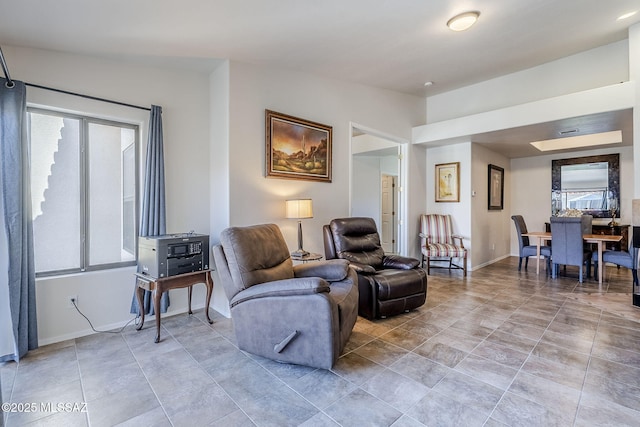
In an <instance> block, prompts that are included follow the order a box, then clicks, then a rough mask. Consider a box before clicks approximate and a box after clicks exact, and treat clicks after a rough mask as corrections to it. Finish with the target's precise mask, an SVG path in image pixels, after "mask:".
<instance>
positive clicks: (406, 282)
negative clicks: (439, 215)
mask: <svg viewBox="0 0 640 427" xmlns="http://www.w3.org/2000/svg"><path fill="white" fill-rule="evenodd" d="M323 236H324V253H325V258H326V259H328V260H329V259H334V258H340V259H346V260H348V261H349V262H350V266H351V268H353V269H354V270H356V272H357V273H358V291H359V294H360V295H359V301H358V314H359V315H360V316H362V317H365V318H367V319H376V318H381V317H387V316H393V315H396V314H400V313H404V312H407V311H410V310H413V309H415V308H418V307H420V306H421V305H423V304H424V303H425V301H426V300H427V274H426V272H425V271H424V269H422V268H420V267H419V266H420V261H419V260H417V259H415V258H408V257H403V256H400V255H391V254H390V255H385V253H384V250H383V249H382V245H381V244H380V236H379V235H378V230H377V228H376V223H375V221H374V220H373V219H372V218H338V219H334V220H332V221H331V222H330V223H329V225H325V226H324V227H323Z"/></svg>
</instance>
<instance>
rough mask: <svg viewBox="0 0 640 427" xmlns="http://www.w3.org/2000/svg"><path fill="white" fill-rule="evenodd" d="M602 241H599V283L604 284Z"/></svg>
mask: <svg viewBox="0 0 640 427" xmlns="http://www.w3.org/2000/svg"><path fill="white" fill-rule="evenodd" d="M602 244H603V242H602V241H600V240H599V241H598V267H599V268H598V284H600V285H602V276H603V272H604V263H603V262H602Z"/></svg>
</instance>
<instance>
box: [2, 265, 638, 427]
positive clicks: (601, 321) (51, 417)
mask: <svg viewBox="0 0 640 427" xmlns="http://www.w3.org/2000/svg"><path fill="white" fill-rule="evenodd" d="M516 266H517V259H515V258H510V259H506V260H503V261H500V262H498V263H496V264H493V265H491V266H489V267H485V268H483V269H480V270H477V271H475V272H473V273H470V274H469V276H468V277H467V278H466V279H464V278H462V276H461V274H460V273H459V272H454V273H452V274H451V275H450V274H449V273H448V272H447V271H446V270H435V271H434V270H432V272H433V274H432V275H431V276H429V283H428V288H429V290H428V301H427V304H426V305H425V306H424V307H422V308H421V309H419V310H417V311H414V312H411V313H408V314H406V315H401V316H396V317H393V318H389V319H385V320H380V321H376V322H369V321H366V320H364V319H359V320H358V322H357V324H356V327H355V330H354V333H353V335H352V337H351V340H350V342H349V343H348V347H347V349H346V351H345V353H344V354H343V356H342V357H341V358H340V360H339V361H338V363H337V364H336V366H335V367H334V369H333V370H331V371H326V370H315V369H310V368H306V367H301V366H292V365H285V364H279V363H274V362H271V361H269V360H265V359H262V358H257V357H254V356H251V355H249V354H246V353H243V352H241V351H239V350H238V349H237V348H236V347H235V345H234V341H235V340H234V337H233V326H232V322H231V321H230V320H227V319H225V318H223V317H221V316H216V317H215V318H214V320H215V322H214V324H213V325H211V326H210V325H209V324H207V323H206V322H205V321H204V320H203V317H204V316H203V312H200V313H197V314H196V315H195V316H192V317H189V316H188V315H177V316H173V317H170V318H166V319H164V320H163V323H162V326H163V330H162V337H163V340H162V342H161V343H159V344H154V343H153V336H154V330H155V328H154V327H153V322H151V323H150V324H149V326H148V327H147V326H145V329H144V330H143V331H141V332H136V331H135V330H134V328H133V326H129V327H128V328H127V329H126V330H125V331H124V332H122V333H121V334H98V335H92V336H89V337H85V338H80V339H76V340H71V341H67V342H63V343H59V344H54V345H50V346H46V347H43V348H40V349H38V350H37V351H33V352H32V353H30V354H29V355H28V356H27V357H26V358H24V359H23V360H22V361H21V363H20V364H19V366H18V365H16V364H15V363H10V364H6V365H4V366H3V367H2V368H0V369H1V372H2V394H3V396H4V398H5V400H11V401H13V402H21V403H28V402H38V403H40V402H53V403H58V402H69V403H75V402H78V403H81V402H86V403H87V406H86V408H87V409H88V411H87V412H70V413H65V412H60V413H55V414H52V413H43V412H35V413H33V412H32V413H10V414H8V417H7V419H6V425H8V426H20V425H64V426H72V425H78V426H82V425H91V426H111V425H131V426H144V425H146V426H164V425H175V426H182V425H188V426H205V425H211V426H253V425H257V426H286V425H304V426H336V425H343V426H391V425H393V426H394V427H407V426H422V425H428V426H444V425H450V426H476V425H477V426H483V425H484V426H503V425H508V426H554V425H557V426H603V425H615V426H623V425H629V426H631V425H635V426H638V425H640V327H639V326H640V324H639V323H637V322H638V321H640V309H636V308H633V307H630V305H631V296H630V295H629V293H630V292H631V275H630V272H629V271H628V270H625V269H620V270H618V269H616V268H615V267H609V268H608V269H607V279H606V282H607V283H605V285H604V286H603V288H599V287H598V284H597V282H596V281H594V280H593V279H591V280H589V281H588V282H587V283H585V284H584V285H581V286H578V282H577V270H576V271H572V270H571V269H569V270H568V274H569V277H560V278H558V279H553V280H552V279H550V278H547V277H546V276H545V274H544V271H542V272H541V275H540V276H536V274H535V264H534V266H533V268H532V266H531V265H530V266H529V272H528V273H527V272H524V270H523V271H522V272H521V273H518V272H517V269H516ZM624 294H627V295H624ZM636 310H637V311H636ZM80 409H82V408H80ZM30 423H31V424H30Z"/></svg>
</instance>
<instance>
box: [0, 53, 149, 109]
mask: <svg viewBox="0 0 640 427" xmlns="http://www.w3.org/2000/svg"><path fill="white" fill-rule="evenodd" d="M0 65H1V66H2V71H3V72H4V76H5V78H6V79H7V83H5V85H6V86H7V87H8V88H12V87H13V85H14V83H13V80H12V79H11V76H10V75H9V67H7V63H6V62H5V60H4V54H3V53H2V47H0ZM25 85H26V86H31V87H35V88H38V89H44V90H50V91H53V92H59V93H64V94H66V95H73V96H79V97H81V98H87V99H93V100H94V101H102V102H108V103H110V104H116V105H122V106H125V107H130V108H137V109H139V110H147V111H151V108H149V107H141V106H139V105H133V104H127V103H126V102H120V101H113V100H111V99H105V98H99V97H97V96H91V95H84V94H82V93H77V92H70V91H68V90H62V89H56V88H52V87H47V86H42V85H37V84H34V83H27V82H25Z"/></svg>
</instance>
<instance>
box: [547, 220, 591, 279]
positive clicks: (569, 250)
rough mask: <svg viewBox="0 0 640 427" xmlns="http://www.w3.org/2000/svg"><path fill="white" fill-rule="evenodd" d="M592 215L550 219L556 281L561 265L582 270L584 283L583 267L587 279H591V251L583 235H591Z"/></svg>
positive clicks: (552, 260) (552, 257) (553, 271)
mask: <svg viewBox="0 0 640 427" xmlns="http://www.w3.org/2000/svg"><path fill="white" fill-rule="evenodd" d="M592 221H593V217H592V216H591V215H582V216H581V217H556V216H553V217H551V218H550V222H551V262H552V263H553V267H552V269H551V272H552V277H553V278H554V279H555V278H556V276H557V273H558V266H559V265H565V266H566V265H573V266H577V267H579V268H580V278H579V281H580V283H582V281H583V280H582V279H583V266H585V265H586V268H587V278H589V277H591V256H592V251H591V249H590V248H589V247H588V246H587V245H585V243H584V239H583V235H585V234H591V223H592Z"/></svg>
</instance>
